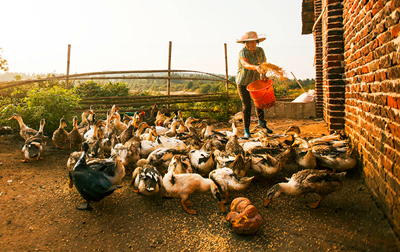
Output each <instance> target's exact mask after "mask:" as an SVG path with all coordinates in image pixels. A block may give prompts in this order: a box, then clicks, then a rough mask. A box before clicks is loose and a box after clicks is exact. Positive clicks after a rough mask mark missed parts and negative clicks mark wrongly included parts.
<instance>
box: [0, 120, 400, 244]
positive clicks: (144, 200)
mask: <svg viewBox="0 0 400 252" xmlns="http://www.w3.org/2000/svg"><path fill="white" fill-rule="evenodd" d="M226 125H227V124H216V126H217V128H223V127H226ZM289 125H298V126H299V127H300V129H301V130H302V132H303V134H305V135H312V136H321V135H322V134H327V133H328V132H327V126H326V124H325V123H324V122H322V121H314V120H287V119H273V120H269V123H268V126H269V127H270V128H272V129H274V130H275V132H283V131H284V130H285V129H286V128H288V126H289ZM18 130H19V129H17V130H16V131H17V133H14V134H11V135H1V136H0V248H1V250H2V251H31V250H41V251H49V250H54V251H75V250H105V251H127V250H133V251H210V250H211V251H399V250H400V246H399V239H398V237H397V236H396V235H395V233H394V232H393V230H392V228H391V226H390V225H389V222H388V220H387V219H386V217H385V216H384V214H383V213H382V212H381V211H380V210H379V209H378V207H377V205H376V204H375V203H374V201H373V199H372V196H371V193H370V192H369V190H368V188H367V187H366V186H365V185H364V183H363V179H362V176H361V175H360V174H361V172H360V171H358V170H357V169H355V170H352V171H349V172H348V174H347V175H346V179H345V182H344V185H343V189H342V191H340V192H336V193H333V194H331V195H329V196H328V197H327V198H326V199H324V200H323V201H322V203H321V205H320V206H319V208H317V209H311V208H309V207H307V206H306V203H310V202H315V201H317V199H318V196H317V195H307V196H306V197H305V198H301V197H291V196H287V195H281V196H280V197H279V198H277V199H276V200H274V201H273V202H272V203H271V204H270V205H269V206H268V208H265V207H263V206H262V204H263V201H264V199H265V197H266V192H267V190H268V189H269V188H270V187H271V186H272V185H274V184H275V183H278V182H283V181H285V177H290V176H291V174H292V173H293V172H294V169H293V167H292V166H290V165H289V166H288V167H285V169H284V171H283V172H282V173H281V174H278V175H277V176H276V177H275V178H273V179H263V178H258V177H257V178H256V179H255V180H254V181H253V182H252V184H251V185H250V187H249V188H248V189H247V190H246V191H244V192H242V193H236V194H234V195H231V199H233V198H235V197H238V196H245V197H247V198H249V199H250V200H251V201H252V203H253V205H255V206H256V207H257V208H258V210H259V211H260V214H261V215H262V217H263V219H264V222H263V226H262V229H261V230H260V231H259V232H258V233H257V234H255V235H248V236H243V235H237V234H235V233H233V232H232V231H231V227H230V224H229V223H228V222H227V221H226V220H225V217H226V214H224V213H222V212H221V211H220V210H219V208H218V206H217V203H216V201H215V200H214V199H213V198H212V196H211V194H209V193H207V194H197V195H193V196H191V201H193V202H194V206H193V208H194V209H196V210H198V214H197V215H190V214H188V213H186V212H185V211H184V210H183V209H182V207H181V205H180V202H179V200H178V199H164V198H162V197H161V196H160V195H156V196H154V197H146V196H140V195H138V194H136V193H134V192H133V191H132V188H130V187H129V182H130V177H129V176H127V177H125V178H124V179H123V187H122V188H121V189H119V190H117V191H116V192H114V194H112V195H111V196H109V197H106V198H105V199H103V200H102V201H100V202H97V203H92V207H93V210H91V211H78V210H76V209H75V207H76V206H77V205H79V204H80V203H81V202H82V201H83V200H82V197H81V196H80V195H79V193H78V192H77V190H76V189H75V188H73V189H69V188H68V170H67V167H66V162H67V159H68V156H69V154H70V152H71V151H70V150H69V149H63V150H58V149H56V148H55V147H54V145H53V144H52V143H51V141H49V142H48V145H47V146H46V148H45V152H44V160H40V161H33V162H31V163H22V162H21V161H20V160H21V159H22V158H23V156H22V153H21V147H22V145H23V141H22V139H21V138H20V137H19V135H18ZM240 133H241V134H242V133H243V129H241V131H240Z"/></svg>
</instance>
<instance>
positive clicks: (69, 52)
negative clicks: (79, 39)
mask: <svg viewBox="0 0 400 252" xmlns="http://www.w3.org/2000/svg"><path fill="white" fill-rule="evenodd" d="M70 58H71V45H70V44H68V58H67V79H66V81H65V87H66V88H67V89H69V79H68V76H69V63H70Z"/></svg>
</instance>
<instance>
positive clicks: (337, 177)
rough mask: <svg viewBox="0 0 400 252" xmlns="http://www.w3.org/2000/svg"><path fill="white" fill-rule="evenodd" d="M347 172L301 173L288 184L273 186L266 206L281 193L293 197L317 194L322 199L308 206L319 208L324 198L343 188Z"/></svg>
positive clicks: (316, 171)
mask: <svg viewBox="0 0 400 252" xmlns="http://www.w3.org/2000/svg"><path fill="white" fill-rule="evenodd" d="M345 175H346V172H341V173H332V172H330V171H327V170H316V169H306V170H302V171H299V172H297V173H295V174H293V175H292V177H291V178H290V179H288V182H287V183H278V184H276V185H274V186H272V187H271V188H270V189H269V190H268V192H267V198H266V200H265V202H264V206H268V204H269V203H270V202H271V201H272V200H273V199H275V198H277V197H279V195H281V193H285V194H288V195H292V196H299V195H306V194H308V193H316V194H319V195H320V198H319V200H318V201H317V202H315V203H310V204H308V205H309V206H310V207H311V208H317V207H318V205H319V203H320V202H321V200H322V199H323V198H324V196H326V195H328V194H330V193H332V192H335V191H338V190H340V189H341V188H342V185H343V180H344V177H345Z"/></svg>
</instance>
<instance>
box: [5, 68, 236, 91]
mask: <svg viewBox="0 0 400 252" xmlns="http://www.w3.org/2000/svg"><path fill="white" fill-rule="evenodd" d="M165 72H171V73H177V72H182V73H198V74H204V75H209V76H213V77H215V78H218V79H220V80H219V81H225V80H226V79H225V78H223V77H220V76H218V75H215V74H211V73H207V72H202V71H196V70H135V71H133V70H130V71H104V72H91V73H81V74H70V75H69V76H68V77H69V79H70V80H71V79H72V78H76V77H80V76H92V75H107V74H135V73H136V74H137V73H165ZM66 77H67V76H66V75H61V76H56V77H50V78H43V79H33V80H32V79H30V80H22V81H2V82H0V89H5V88H9V87H14V86H21V85H25V84H31V83H35V82H42V81H54V80H64V79H66ZM114 78H115V79H134V78H137V79H157V78H160V79H161V78H164V79H166V78H168V77H151V76H143V77H139V76H137V77H126V76H122V77H119V76H118V77H117V76H116V77H114ZM175 78H176V79H196V78H185V77H175ZM175 78H174V77H171V79H175ZM200 80H203V79H200ZM204 80H211V79H204ZM212 81H215V80H212ZM229 83H232V84H235V83H234V82H231V81H230V82H229ZM14 84H15V85H14Z"/></svg>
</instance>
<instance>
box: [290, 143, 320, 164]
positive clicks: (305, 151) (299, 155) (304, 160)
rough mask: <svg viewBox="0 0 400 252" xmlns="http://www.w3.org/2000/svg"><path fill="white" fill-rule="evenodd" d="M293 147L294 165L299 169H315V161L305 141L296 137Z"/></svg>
mask: <svg viewBox="0 0 400 252" xmlns="http://www.w3.org/2000/svg"><path fill="white" fill-rule="evenodd" d="M293 146H294V147H295V148H294V149H295V153H296V155H295V160H296V164H297V165H298V167H299V168H300V169H315V168H316V167H317V159H316V157H315V154H314V152H313V151H312V148H311V145H310V143H309V142H308V141H307V140H305V139H303V138H300V137H297V138H295V140H294V143H293Z"/></svg>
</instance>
